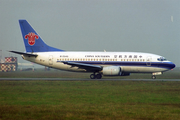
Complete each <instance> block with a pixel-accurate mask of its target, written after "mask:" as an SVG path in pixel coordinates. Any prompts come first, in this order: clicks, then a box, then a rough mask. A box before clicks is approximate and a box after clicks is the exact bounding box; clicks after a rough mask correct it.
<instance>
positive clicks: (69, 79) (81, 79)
mask: <svg viewBox="0 0 180 120" xmlns="http://www.w3.org/2000/svg"><path fill="white" fill-rule="evenodd" d="M3 80H9V81H26V80H46V81H47V80H49V81H50V80H52V81H53V80H54V81H55V80H57V81H180V79H90V78H88V79H87V78H0V81H3Z"/></svg>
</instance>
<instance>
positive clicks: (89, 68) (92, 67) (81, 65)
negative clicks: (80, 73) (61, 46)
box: [62, 61, 103, 72]
mask: <svg viewBox="0 0 180 120" xmlns="http://www.w3.org/2000/svg"><path fill="white" fill-rule="evenodd" d="M62 62H63V63H64V64H67V65H71V66H72V67H78V68H81V69H85V70H86V71H89V72H99V71H101V70H102V68H103V67H102V66H99V65H91V64H84V63H75V62H65V61H62Z"/></svg>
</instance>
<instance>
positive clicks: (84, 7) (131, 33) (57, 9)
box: [0, 0, 180, 66]
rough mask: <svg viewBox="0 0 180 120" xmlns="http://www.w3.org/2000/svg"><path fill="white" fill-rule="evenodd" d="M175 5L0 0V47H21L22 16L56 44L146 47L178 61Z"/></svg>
mask: <svg viewBox="0 0 180 120" xmlns="http://www.w3.org/2000/svg"><path fill="white" fill-rule="evenodd" d="M179 6H180V0H0V50H2V53H3V57H5V56H10V55H12V56H18V55H15V54H13V53H8V52H7V51H8V50H16V51H25V48H24V43H23V39H22V35H21V31H20V28H19V23H18V20H19V19H26V20H27V21H28V22H29V23H30V24H31V25H32V26H33V28H34V29H35V30H36V32H37V33H38V34H39V35H40V36H41V38H42V39H43V40H44V41H45V42H46V43H47V44H49V45H50V46H53V47H56V48H59V49H63V50H66V51H103V50H106V51H119V52H124V51H128V52H147V53H154V54H158V55H162V56H164V57H166V58H167V59H168V60H170V61H172V62H174V63H175V64H176V65H177V66H180V47H179V46H180V7H179ZM19 62H25V61H24V60H22V58H20V57H19Z"/></svg>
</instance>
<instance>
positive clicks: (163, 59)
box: [157, 57, 167, 61]
mask: <svg viewBox="0 0 180 120" xmlns="http://www.w3.org/2000/svg"><path fill="white" fill-rule="evenodd" d="M157 60H158V61H167V59H166V58H164V57H160V58H158V59H157Z"/></svg>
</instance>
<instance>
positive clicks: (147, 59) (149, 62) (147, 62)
mask: <svg viewBox="0 0 180 120" xmlns="http://www.w3.org/2000/svg"><path fill="white" fill-rule="evenodd" d="M151 61H152V57H151V56H148V57H147V58H146V65H147V66H151Z"/></svg>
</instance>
